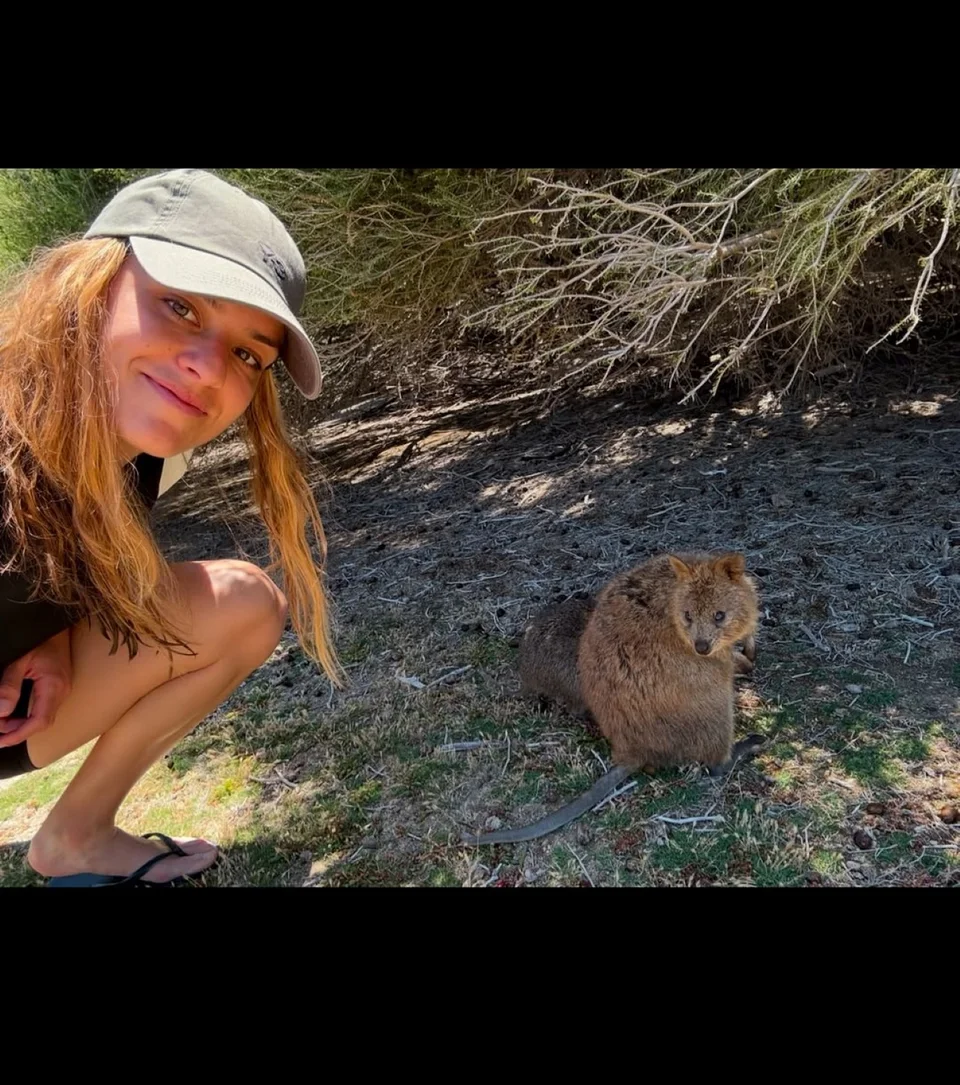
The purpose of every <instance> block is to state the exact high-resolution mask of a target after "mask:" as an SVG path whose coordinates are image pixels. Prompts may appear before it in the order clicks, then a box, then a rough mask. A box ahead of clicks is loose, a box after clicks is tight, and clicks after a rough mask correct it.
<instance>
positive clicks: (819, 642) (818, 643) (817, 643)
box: [797, 622, 830, 655]
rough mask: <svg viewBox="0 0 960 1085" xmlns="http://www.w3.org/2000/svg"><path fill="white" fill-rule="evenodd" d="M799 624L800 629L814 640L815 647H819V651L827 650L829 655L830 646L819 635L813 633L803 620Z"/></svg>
mask: <svg viewBox="0 0 960 1085" xmlns="http://www.w3.org/2000/svg"><path fill="white" fill-rule="evenodd" d="M797 625H798V626H799V627H800V629H802V630H803V632H804V633H806V634H807V636H808V637H809V638H810V640H811V641H813V645H814V647H815V648H817V649H819V651H821V652H826V653H827V655H830V648H829V646H828V645H826V644H824V643H823V641H822V640H821V639H820V638H819V637H818V636H816V634H815V633H812V632H811V631H810V630H809V629H808V628H807V626H805V625H804V624H803V622H798V623H797Z"/></svg>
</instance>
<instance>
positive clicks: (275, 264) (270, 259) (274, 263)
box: [260, 241, 290, 282]
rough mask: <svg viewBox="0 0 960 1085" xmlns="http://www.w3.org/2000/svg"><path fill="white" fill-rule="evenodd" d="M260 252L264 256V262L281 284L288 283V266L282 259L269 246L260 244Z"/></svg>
mask: <svg viewBox="0 0 960 1085" xmlns="http://www.w3.org/2000/svg"><path fill="white" fill-rule="evenodd" d="M260 252H261V253H262V254H263V262H264V263H265V264H266V265H267V267H268V268H270V270H271V271H272V272H273V273H274V275H276V277H277V278H278V279H280V281H281V282H286V281H287V279H288V278H289V277H290V275H289V272H288V271H287V265H286V264H285V263H284V262H283V261H282V260H281V259H280V257H279V256H277V254H276V253H275V252H274V251H273V249H271V248H270V247H269V246H267V245H264V243H263V242H262V241H261V242H260Z"/></svg>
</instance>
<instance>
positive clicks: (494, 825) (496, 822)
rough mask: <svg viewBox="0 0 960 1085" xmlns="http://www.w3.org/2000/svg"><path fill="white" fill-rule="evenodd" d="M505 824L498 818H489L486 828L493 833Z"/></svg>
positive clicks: (485, 824)
mask: <svg viewBox="0 0 960 1085" xmlns="http://www.w3.org/2000/svg"><path fill="white" fill-rule="evenodd" d="M502 824H503V822H502V821H501V820H500V819H499V818H498V817H489V818H487V820H486V822H485V823H484V826H483V827H484V828H485V829H489V830H490V831H491V832H496V831H497V829H499V828H500V826H501V825H502Z"/></svg>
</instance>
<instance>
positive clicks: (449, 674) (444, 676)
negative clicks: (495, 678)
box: [423, 663, 473, 689]
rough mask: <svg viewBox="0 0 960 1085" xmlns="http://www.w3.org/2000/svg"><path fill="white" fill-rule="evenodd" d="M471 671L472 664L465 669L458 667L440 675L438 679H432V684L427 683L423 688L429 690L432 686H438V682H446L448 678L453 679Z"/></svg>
mask: <svg viewBox="0 0 960 1085" xmlns="http://www.w3.org/2000/svg"><path fill="white" fill-rule="evenodd" d="M471 670H473V664H472V663H468V664H467V665H466V667H458V668H457V670H455V671H448V672H447V673H446V674H442V675H441V676H440V677H439V678H434V680H433V681H432V682H428V683H427V684H426V685H425V686H424V687H423V688H424V689H430V688H432V687H433V686H436V685H439V683H440V682H446V680H447V679H448V678H455V677H456V676H457V675H458V674H464V673H465V672H466V671H471Z"/></svg>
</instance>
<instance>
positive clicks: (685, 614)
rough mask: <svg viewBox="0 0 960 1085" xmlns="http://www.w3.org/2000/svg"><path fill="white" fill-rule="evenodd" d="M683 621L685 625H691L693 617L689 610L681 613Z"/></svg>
mask: <svg viewBox="0 0 960 1085" xmlns="http://www.w3.org/2000/svg"><path fill="white" fill-rule="evenodd" d="M683 620H684V621H685V622H686V623H687V625H691V624H692V623H693V615H692V614H691V613H690V611H689V610H685V611H684V612H683Z"/></svg>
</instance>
